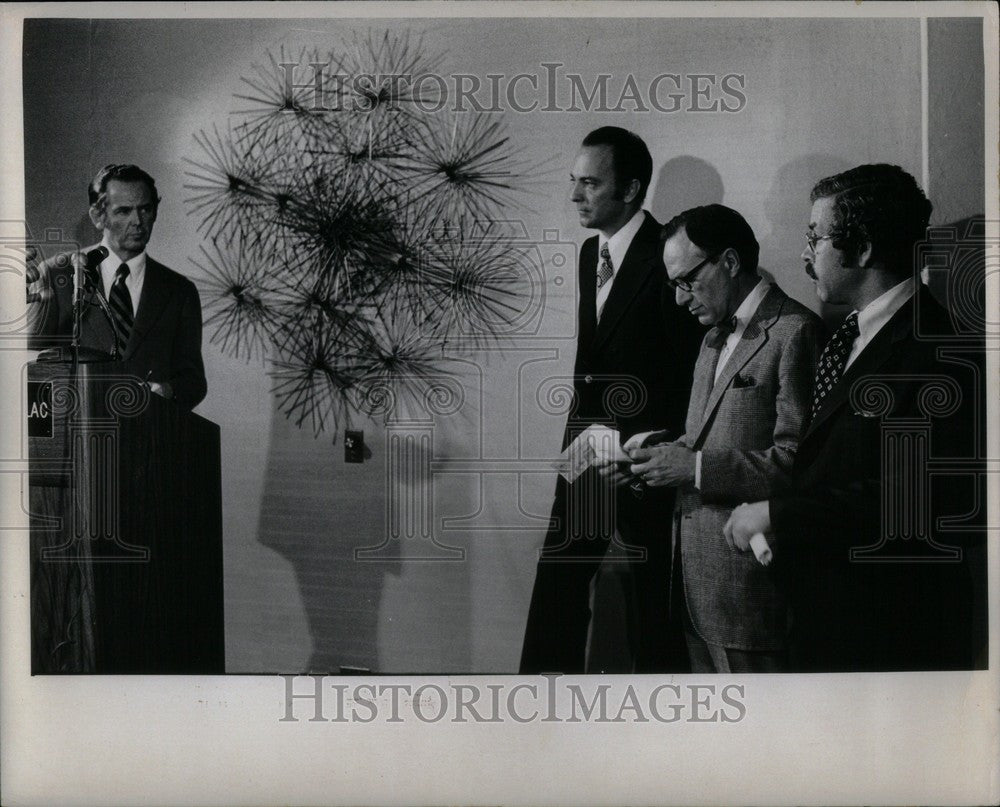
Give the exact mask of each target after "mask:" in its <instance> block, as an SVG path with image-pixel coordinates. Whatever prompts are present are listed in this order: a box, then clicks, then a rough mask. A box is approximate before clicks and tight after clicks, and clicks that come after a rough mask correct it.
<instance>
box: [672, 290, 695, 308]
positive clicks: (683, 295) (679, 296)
mask: <svg viewBox="0 0 1000 807" xmlns="http://www.w3.org/2000/svg"><path fill="white" fill-rule="evenodd" d="M690 299H691V293H690V292H687V291H684V289H682V288H681V287H680V286H678V287H677V288H676V289H674V300H676V301H677V305H685V304H686V303H687V301H688V300H690Z"/></svg>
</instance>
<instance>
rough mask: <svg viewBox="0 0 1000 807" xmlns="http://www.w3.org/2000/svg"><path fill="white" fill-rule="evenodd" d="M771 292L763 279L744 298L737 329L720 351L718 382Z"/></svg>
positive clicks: (717, 367)
mask: <svg viewBox="0 0 1000 807" xmlns="http://www.w3.org/2000/svg"><path fill="white" fill-rule="evenodd" d="M770 290H771V284H770V283H768V282H767V281H766V280H763V279H761V280H759V281H757V285H756V286H754V287H753V288H752V289H750V293H749V294H748V295H747V296H746V297H744V298H743V302H742V303H740V305H739V308H737V309H736V314H735V315H734V316H735V317H736V327H735V328H733V332H732V333H731V334H729V336H728V337H726V343H725V344H724V345H723V346H722V350H720V351H719V361H718V362H717V363H716V365H715V380H716V381H718V380H719V376H720V375H721V374H722V368H723V367H725V366H726V362H727V361H729V357H730V356H732V355H733V351H734V350H735V349H736V345H737V344H738V343H739V341H740V339H742V338H743V332H744V331H745V330H746V329H747V324H748V323H749V322H750V320H751V319H753V315H754V314H756V313H757V309H758V308H759V307H760V304H761V302H762V301H763V300H764V297H765V296H766V295H767V293H768V292H769V291H770Z"/></svg>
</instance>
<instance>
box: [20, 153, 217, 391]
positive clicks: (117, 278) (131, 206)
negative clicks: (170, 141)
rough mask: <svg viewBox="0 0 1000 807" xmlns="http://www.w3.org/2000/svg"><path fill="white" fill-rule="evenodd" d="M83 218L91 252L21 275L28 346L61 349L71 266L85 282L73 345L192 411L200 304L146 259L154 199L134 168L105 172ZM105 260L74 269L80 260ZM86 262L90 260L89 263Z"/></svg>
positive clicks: (184, 284) (198, 386)
mask: <svg viewBox="0 0 1000 807" xmlns="http://www.w3.org/2000/svg"><path fill="white" fill-rule="evenodd" d="M88 196H89V200H90V219H91V221H92V222H93V224H94V226H95V227H96V228H97V229H99V230H101V231H102V233H103V238H102V240H101V243H100V245H95V246H94V247H90V248H88V249H87V250H85V251H84V252H79V253H64V254H62V255H57V256H55V257H54V258H52V259H50V260H48V261H46V262H44V263H43V264H41V265H40V266H39V267H37V269H35V270H33V271H29V274H28V302H29V322H30V329H31V330H30V332H31V336H30V337H29V342H28V345H29V347H30V348H32V349H40V348H45V347H49V346H53V345H59V344H63V345H65V344H66V343H67V338H68V337H69V336H70V335H71V334H72V333H73V288H74V273H75V272H76V270H77V268H80V269H81V270H83V271H86V272H88V273H90V274H91V278H90V283H89V285H90V288H89V290H88V291H87V292H85V295H84V303H85V306H84V309H83V314H82V318H81V325H80V345H81V346H82V347H84V348H90V349H92V350H95V351H99V352H101V353H104V354H107V355H108V357H109V358H111V357H114V358H116V359H118V360H120V361H121V362H122V370H123V372H127V373H130V374H132V375H137V376H139V377H140V378H143V379H145V380H146V381H147V383H148V384H149V386H150V389H151V390H152V391H154V392H156V393H157V394H159V395H162V396H164V397H166V398H171V399H173V400H175V401H176V402H177V403H178V404H179V405H180V406H183V407H185V408H188V409H190V408H192V407H194V406H196V405H197V404H198V403H199V402H200V401H201V400H202V399H203V398H204V397H205V392H206V383H205V369H204V365H203V363H202V358H201V303H200V302H199V298H198V291H197V289H196V288H195V286H194V284H193V283H192V282H191V281H190V280H188V279H187V278H185V277H184V276H183V275H180V274H178V273H177V272H174V271H172V270H171V269H168V268H167V267H165V266H163V265H162V264H160V263H158V262H157V261H155V260H153V259H152V258H151V257H149V256H148V255H147V254H146V244H147V243H148V242H149V238H150V235H152V232H153V224H154V223H155V222H156V214H157V209H158V206H159V202H160V200H159V198H158V197H157V194H156V183H155V182H154V180H153V178H152V177H151V176H150V175H149V174H147V173H146V172H145V171H143V170H142V169H141V168H138V167H137V166H134V165H107V166H105V167H104V168H102V169H101V170H100V171H99V172H98V174H97V176H96V177H94V180H93V181H92V182H91V184H90V186H89V188H88ZM98 246H100V247H103V248H104V251H105V252H106V257H104V258H103V260H100V263H99V265H97V266H90V267H86V268H85V269H84V267H82V266H80V264H82V263H86V262H87V260H88V257H87V254H93V255H97V256H98V257H97V260H99V259H100V254H99V253H98V252H97V251H96V250H97V247H98ZM95 262H96V260H95Z"/></svg>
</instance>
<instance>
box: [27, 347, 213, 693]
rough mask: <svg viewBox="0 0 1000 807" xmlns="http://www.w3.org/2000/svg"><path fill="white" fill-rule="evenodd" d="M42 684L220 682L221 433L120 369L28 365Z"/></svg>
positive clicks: (34, 594) (36, 664)
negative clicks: (110, 679)
mask: <svg viewBox="0 0 1000 807" xmlns="http://www.w3.org/2000/svg"><path fill="white" fill-rule="evenodd" d="M27 384H28V457H29V496H28V501H29V507H30V511H31V518H30V523H31V662H32V674H38V673H191V674H205V673H224V672H225V645H224V625H223V588H222V508H221V501H222V497H221V481H220V480H221V477H220V440H219V427H218V426H217V425H216V424H214V423H211V422H210V421H208V420H205V419H204V418H202V417H200V416H198V415H195V414H193V413H191V412H186V411H184V410H182V409H180V408H179V407H177V406H176V405H175V404H174V403H173V402H171V401H168V400H165V399H163V398H161V397H160V396H158V395H156V394H154V393H152V392H150V390H149V389H148V387H147V386H146V384H145V383H144V382H143V379H142V378H140V377H138V376H133V375H130V373H129V366H128V364H127V363H125V362H94V363H89V362H88V363H83V362H81V363H79V364H78V365H76V366H74V365H73V364H72V363H70V362H62V361H51V362H46V361H36V362H32V363H31V364H29V365H28V368H27Z"/></svg>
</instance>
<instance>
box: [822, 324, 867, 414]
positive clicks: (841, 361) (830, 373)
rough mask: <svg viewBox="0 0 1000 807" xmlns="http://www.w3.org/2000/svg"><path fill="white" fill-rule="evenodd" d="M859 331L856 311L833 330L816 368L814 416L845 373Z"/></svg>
mask: <svg viewBox="0 0 1000 807" xmlns="http://www.w3.org/2000/svg"><path fill="white" fill-rule="evenodd" d="M858 333H859V331H858V314H857V312H856V311H855V312H853V313H851V314H850V315H848V317H847V319H845V320H844V321H843V322H842V323H841V324H840V327H839V328H837V330H836V331H834V332H833V336H831V337H830V341H829V342H827V343H826V347H825V348H823V355H821V356H820V357H819V366H818V367H817V368H816V384H815V386H814V387H813V400H812V416H813V417H816V413H817V412H818V411H819V408H820V406H821V405H822V403H823V399H824V398H826V396H827V395H829V394H830V390H832V389H833V388H834V387H835V386H836V385H837V382H838V381H839V380H840V377H841V376H842V375H843V374H844V365H845V364H847V357H848V356H850V355H851V347H852V346H853V345H854V340H855V339H856V338H857V336H858Z"/></svg>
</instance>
